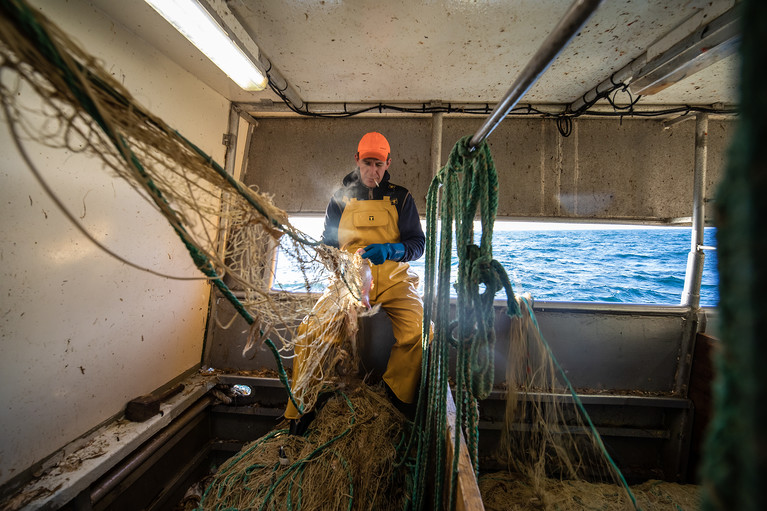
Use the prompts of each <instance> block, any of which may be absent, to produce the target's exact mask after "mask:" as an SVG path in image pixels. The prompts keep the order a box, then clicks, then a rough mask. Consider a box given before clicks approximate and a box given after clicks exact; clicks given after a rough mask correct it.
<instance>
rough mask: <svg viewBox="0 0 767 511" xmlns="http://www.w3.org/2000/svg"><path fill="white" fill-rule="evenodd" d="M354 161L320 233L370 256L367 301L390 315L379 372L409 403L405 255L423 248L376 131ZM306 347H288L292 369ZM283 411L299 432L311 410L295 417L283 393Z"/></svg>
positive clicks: (412, 340)
mask: <svg viewBox="0 0 767 511" xmlns="http://www.w3.org/2000/svg"><path fill="white" fill-rule="evenodd" d="M354 160H355V162H356V164H357V168H356V169H355V170H354V171H353V172H351V173H349V174H348V175H347V176H346V177H344V179H343V186H342V187H341V188H339V189H338V190H336V192H335V193H334V194H333V197H332V198H331V199H330V202H329V204H328V207H327V210H326V212H325V227H324V231H323V234H322V241H323V243H325V244H327V245H331V246H333V247H336V248H340V249H341V250H345V251H347V252H350V253H355V252H357V251H358V250H360V249H361V252H360V254H361V256H362V258H364V259H368V260H369V261H370V263H372V264H371V273H372V280H373V285H372V288H371V291H370V304H371V305H376V304H380V305H381V308H383V309H384V310H385V311H386V313H387V314H388V316H389V318H390V319H391V324H392V331H393V333H394V338H395V342H394V345H393V346H392V348H391V354H390V356H389V361H388V364H387V366H386V371H385V372H384V374H383V382H384V386H385V388H386V391H387V394H388V395H389V398H390V399H391V400H392V401H393V402H394V404H395V405H397V406H398V408H400V409H401V410H409V409H410V410H412V407H413V406H414V404H415V401H416V392H417V390H418V384H419V379H420V375H421V325H422V322H423V302H422V301H421V298H420V296H419V295H418V292H417V287H418V276H417V275H415V274H414V273H413V272H412V271H410V269H409V268H410V266H409V265H408V264H407V261H413V260H416V259H418V258H419V257H421V255H422V254H423V249H424V243H425V236H424V233H423V229H422V228H421V220H420V217H419V216H418V210H417V208H416V205H415V201H414V200H413V196H412V195H410V192H409V191H408V190H407V189H406V188H404V187H402V186H399V185H395V184H393V183H390V182H389V177H390V176H389V170H388V169H389V166H390V165H391V150H390V147H389V142H388V141H387V140H386V137H384V136H383V135H382V134H380V133H377V132H371V133H366V134H365V135H364V136H363V137H362V139H361V140H360V141H359V144H358V146H357V153H356V154H355V155H354ZM310 356H311V353H310V352H309V350H298V349H297V350H296V357H295V358H294V361H293V368H294V369H293V370H294V379H293V381H296V374H295V371H296V370H297V369H298V368H301V367H302V365H303V361H304V360H305V359H306V357H310ZM285 417H286V418H287V419H290V423H291V426H290V430H291V433H295V434H301V433H302V432H303V431H305V429H306V427H307V426H308V422H310V421H311V419H312V418H313V413H311V412H310V413H305V415H304V416H303V417H302V416H301V415H300V414H299V413H298V410H297V409H296V408H295V406H293V403H292V402H290V401H288V406H287V409H286V410H285Z"/></svg>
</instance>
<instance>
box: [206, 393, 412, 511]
mask: <svg viewBox="0 0 767 511" xmlns="http://www.w3.org/2000/svg"><path fill="white" fill-rule="evenodd" d="M323 397H324V396H323ZM408 424H409V423H408V421H407V420H406V419H405V417H404V416H403V415H402V414H401V413H400V412H399V411H397V409H396V408H394V406H393V405H392V404H391V402H390V401H389V400H388V398H387V397H386V395H385V393H384V392H383V390H382V389H381V388H380V387H379V388H373V387H370V386H368V385H365V384H359V385H356V386H354V387H350V388H348V389H343V390H338V391H335V392H333V393H332V395H331V396H330V397H329V399H328V400H327V401H326V402H325V403H324V405H321V406H320V408H319V410H318V411H317V417H316V418H315V419H314V421H313V422H312V427H311V429H310V430H309V432H308V434H307V436H297V435H288V434H287V430H284V429H278V430H274V431H272V432H271V433H269V434H267V435H266V436H264V437H262V438H260V439H258V440H256V441H255V442H252V443H250V444H248V445H246V446H245V447H243V449H242V450H241V451H240V453H239V454H237V455H236V456H233V457H232V458H231V459H230V460H228V461H227V462H226V463H225V464H224V465H223V466H221V467H220V468H219V470H218V472H217V473H216V475H215V476H214V479H213V481H212V482H211V483H210V484H209V486H208V487H207V490H206V491H205V494H204V495H203V497H202V501H201V502H200V509H204V510H211V511H212V510H223V509H270V510H272V509H274V510H281V509H285V510H289V509H301V510H302V511H310V510H318V511H320V510H322V511H324V510H335V509H338V510H357V509H380V510H389V509H406V507H407V499H408V497H409V492H410V490H411V486H412V482H411V480H410V479H409V472H408V471H406V470H397V469H396V465H397V463H398V461H399V460H400V459H401V458H402V456H403V452H402V451H403V446H404V445H405V444H406V443H407V442H406V439H407V436H408V435H409V428H408Z"/></svg>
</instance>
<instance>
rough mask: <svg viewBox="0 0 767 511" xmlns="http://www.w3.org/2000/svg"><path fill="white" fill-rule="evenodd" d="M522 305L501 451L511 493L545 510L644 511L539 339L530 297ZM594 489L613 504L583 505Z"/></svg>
mask: <svg viewBox="0 0 767 511" xmlns="http://www.w3.org/2000/svg"><path fill="white" fill-rule="evenodd" d="M518 300H519V305H520V312H521V314H520V315H519V316H516V317H513V318H512V319H511V327H510V345H509V353H508V359H507V361H506V386H507V398H506V410H505V427H504V429H503V431H502V435H501V444H500V449H499V451H498V453H497V457H498V459H499V460H500V461H502V462H503V463H505V464H506V465H507V466H508V469H509V475H508V476H507V478H508V479H509V480H510V481H512V482H513V485H514V488H515V490H514V492H513V493H517V492H518V491H522V492H523V494H525V495H529V496H530V500H529V503H531V504H532V503H535V505H536V506H537V507H538V508H539V509H602V510H622V509H634V508H637V509H641V507H640V506H639V505H638V503H637V501H636V498H635V496H634V494H633V493H632V491H631V489H630V488H629V486H628V484H627V483H626V480H625V479H624V477H623V475H622V473H621V471H620V469H619V468H618V467H617V466H616V464H615V463H614V461H613V460H612V458H611V457H610V455H609V453H608V451H607V449H606V448H605V445H604V444H603V443H602V440H601V437H600V436H599V434H598V432H597V430H596V428H595V427H594V425H593V423H592V422H591V419H590V418H589V415H588V413H587V412H586V410H585V409H584V407H583V404H582V403H581V401H580V399H579V397H578V395H577V394H576V393H575V390H574V389H573V387H572V385H571V384H570V382H569V381H568V380H567V377H566V376H565V373H564V371H562V369H561V367H560V366H559V364H558V363H557V360H556V358H555V357H554V354H553V353H552V352H551V349H550V348H549V346H548V344H547V343H546V340H545V338H544V337H543V335H542V334H541V331H540V328H539V327H538V323H537V321H536V318H535V314H534V313H533V311H532V305H531V303H530V297H529V296H522V297H519V298H518ZM589 483H593V484H594V486H590V485H589ZM589 489H591V490H589ZM589 491H591V492H592V493H594V495H604V494H606V495H608V496H609V498H604V499H602V500H601V502H600V504H599V505H598V506H596V507H593V508H591V507H577V505H576V504H577V503H578V502H581V504H582V505H584V504H583V502H582V500H583V495H582V494H584V493H588V492H589ZM525 498H526V497H525ZM598 500H599V498H598ZM523 501H524V499H522V500H520V501H518V502H523ZM567 501H570V503H569V504H568V505H565V502H567ZM519 509H525V508H524V507H520V508H519ZM653 509H654V508H653Z"/></svg>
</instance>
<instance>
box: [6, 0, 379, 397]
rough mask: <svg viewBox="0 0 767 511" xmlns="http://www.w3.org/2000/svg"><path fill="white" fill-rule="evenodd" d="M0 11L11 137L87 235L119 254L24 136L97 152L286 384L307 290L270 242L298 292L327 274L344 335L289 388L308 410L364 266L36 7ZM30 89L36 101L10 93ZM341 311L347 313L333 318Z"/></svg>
mask: <svg viewBox="0 0 767 511" xmlns="http://www.w3.org/2000/svg"><path fill="white" fill-rule="evenodd" d="M0 12H1V13H2V16H0V40H1V41H2V45H0V93H1V94H2V106H3V111H4V115H5V118H6V120H7V123H8V125H9V127H10V129H11V134H12V137H13V138H14V140H15V142H16V144H17V146H18V148H19V151H20V153H21V154H22V156H23V157H24V158H25V159H26V161H27V163H28V165H29V167H30V169H31V170H32V171H33V173H34V174H35V176H36V177H37V179H38V180H39V181H40V183H41V185H42V186H43V188H44V189H45V190H46V191H47V192H48V194H49V195H50V196H51V198H52V200H54V202H56V204H57V205H58V206H59V207H60V208H61V209H62V212H63V213H64V214H65V215H66V216H67V217H68V218H69V219H70V220H71V221H72V222H73V223H74V224H75V225H76V226H78V228H80V230H81V231H82V232H83V234H84V235H86V236H87V237H88V238H89V239H90V240H91V241H92V242H94V243H96V244H97V245H99V246H100V247H101V248H103V249H104V250H105V251H107V252H109V253H110V254H112V255H114V256H116V257H119V256H117V255H116V254H114V253H113V252H111V251H110V250H109V249H108V248H107V247H104V246H103V245H101V244H100V242H98V241H97V240H96V239H95V238H94V237H93V236H91V235H90V234H89V233H88V232H87V230H85V229H84V228H83V227H82V226H80V223H79V221H78V219H77V218H76V217H75V215H73V214H72V213H71V212H69V211H68V210H67V208H66V206H64V205H63V204H62V202H61V201H60V200H59V199H58V198H57V197H56V195H55V193H54V191H53V190H51V189H50V187H48V185H47V183H46V182H45V179H44V178H43V176H42V174H41V173H40V172H39V171H37V169H36V167H35V165H34V162H33V161H32V159H31V158H29V156H28V155H27V153H26V151H25V147H24V144H25V143H27V142H28V141H35V142H37V143H39V144H42V145H45V146H48V147H54V148H60V149H66V150H69V151H70V152H72V153H78V154H85V155H88V156H91V157H95V158H98V159H100V160H101V162H102V163H103V165H104V168H105V169H106V170H107V171H109V172H111V173H113V174H114V175H115V176H116V177H119V178H121V179H124V180H125V181H127V182H128V183H129V184H130V185H131V186H132V187H133V188H134V189H135V190H136V191H137V192H138V193H139V194H141V195H142V196H143V197H144V198H145V199H147V200H148V201H149V202H150V203H151V204H152V205H153V206H154V207H155V208H157V210H158V211H160V213H162V215H163V216H164V217H165V218H166V219H167V220H168V222H169V223H170V225H171V226H172V228H173V230H174V231H175V232H176V234H177V235H178V236H179V238H180V239H181V240H182V242H183V243H184V245H185V246H186V248H187V249H188V250H189V253H190V255H191V257H192V259H193V261H194V263H195V265H196V266H197V268H198V269H199V270H200V271H201V272H202V274H203V275H204V277H203V278H206V279H208V280H209V281H210V282H211V284H213V285H214V286H215V287H216V288H217V289H218V290H219V291H220V292H221V293H222V294H223V295H224V296H225V297H226V298H227V299H229V301H230V302H231V303H232V304H233V305H234V307H235V309H236V310H237V312H238V313H239V314H240V315H241V316H242V317H243V318H245V320H246V321H247V322H248V323H249V324H250V325H251V329H250V335H249V339H248V343H247V345H246V347H245V350H244V353H243V355H244V356H251V357H252V356H253V354H254V351H255V348H256V347H260V346H263V345H266V346H267V347H268V348H269V349H270V350H272V351H273V353H274V355H275V357H276V359H277V362H278V367H279V375H280V378H281V380H282V381H283V383H284V384H285V385H286V387H288V379H287V375H286V373H285V371H284V369H283V365H282V363H281V359H280V355H283V356H285V355H286V354H287V353H291V352H292V351H293V346H294V344H295V343H296V342H299V341H300V342H305V343H306V342H308V341H302V338H301V336H299V335H297V334H296V330H297V328H298V325H299V324H300V321H301V318H303V317H305V316H306V315H308V314H309V313H310V312H311V310H312V305H313V303H314V298H312V297H311V296H309V295H307V294H306V293H293V292H288V291H287V290H283V289H280V288H279V286H276V287H275V286H274V265H273V260H274V257H273V254H274V250H275V249H277V248H279V251H280V254H281V257H282V258H283V260H284V261H285V264H286V265H288V266H290V267H292V268H295V269H296V272H297V273H299V274H300V277H299V278H298V280H299V281H300V282H301V284H300V285H301V286H302V287H303V288H304V290H316V289H322V288H325V285H326V284H327V283H328V282H331V284H330V285H328V286H327V289H326V294H328V295H329V298H330V300H331V301H332V302H333V303H334V305H335V307H334V308H333V309H332V310H327V311H326V312H327V314H328V315H329V316H330V317H329V318H318V321H317V324H320V325H327V326H328V328H330V329H335V330H338V329H339V328H341V329H343V330H344V332H345V335H343V336H341V337H338V336H336V337H337V338H338V339H339V340H338V342H337V343H335V344H331V343H320V342H319V341H320V339H322V336H319V335H315V337H313V338H312V339H313V340H312V342H311V343H310V344H311V349H312V350H313V351H314V352H315V354H316V357H315V359H314V360H315V364H316V366H315V368H314V370H313V371H308V372H307V374H306V375H305V378H304V381H301V382H297V384H294V386H293V388H292V392H291V399H292V400H293V402H294V404H295V405H296V408H298V409H299V410H301V409H305V408H311V406H312V405H313V402H314V399H316V396H317V394H318V392H319V389H320V388H321V387H322V385H323V381H325V382H327V381H328V380H329V379H330V377H331V376H332V374H333V371H332V370H331V368H332V367H335V366H338V365H339V363H341V365H344V364H346V365H352V364H353V363H354V361H353V360H351V358H352V357H353V356H354V355H355V351H354V350H353V349H351V348H350V345H349V344H350V343H351V341H352V339H353V338H354V335H355V332H356V330H355V328H356V327H354V326H353V325H356V321H355V320H356V313H357V311H358V310H361V311H364V307H363V306H362V301H361V300H362V299H363V298H364V296H363V291H364V288H363V285H364V282H363V279H364V277H365V272H364V271H362V273H361V270H363V267H364V266H365V264H366V263H365V264H363V263H362V261H361V259H360V258H359V256H352V255H349V254H347V253H345V252H341V251H339V250H337V249H334V248H332V247H328V246H326V245H323V244H321V243H319V242H318V241H316V240H313V239H311V238H310V237H308V236H306V235H305V234H304V233H302V232H300V231H299V230H298V229H296V228H294V227H293V226H292V225H291V224H290V222H289V221H288V216H287V214H286V213H285V212H284V211H282V210H280V209H279V208H277V207H276V206H275V205H274V204H273V202H272V200H271V198H270V197H269V196H268V195H266V194H264V193H262V192H259V191H258V190H253V189H251V188H248V187H246V186H244V185H243V184H242V183H240V182H238V181H236V180H235V179H233V178H232V177H231V176H230V175H229V174H227V173H226V172H225V171H224V169H223V168H222V167H221V166H219V165H218V164H217V163H216V162H215V161H213V160H212V158H210V157H209V156H208V155H206V154H205V153H203V152H202V151H201V150H200V149H199V148H198V147H196V146H195V145H194V144H193V143H191V142H190V141H189V140H187V139H186V138H184V137H183V136H182V135H181V134H179V133H178V132H177V131H175V130H174V129H172V128H171V127H169V126H167V125H166V124H165V123H164V122H163V121H162V120H161V119H158V118H157V117H155V116H153V115H152V114H150V113H149V112H147V111H145V110H144V109H142V108H141V107H140V106H139V105H137V104H136V103H135V102H134V101H133V99H132V98H131V96H130V94H129V93H128V92H127V91H126V90H125V89H124V88H123V87H122V86H121V85H120V84H119V83H117V82H116V81H115V80H114V79H112V77H111V76H110V75H109V73H107V72H106V71H104V70H103V68H102V67H101V66H100V65H99V63H98V62H96V61H95V59H94V58H93V57H91V56H89V55H88V54H87V53H86V52H84V51H83V50H81V49H80V48H79V47H78V46H77V45H76V44H75V43H74V42H73V41H72V40H70V39H69V38H68V37H67V36H66V35H65V34H63V33H62V32H61V31H60V30H59V29H58V28H57V27H56V26H55V25H54V24H52V23H50V22H49V21H48V20H47V19H46V18H45V17H44V16H42V15H41V14H40V13H38V12H37V11H35V10H33V9H31V8H30V7H29V6H27V5H26V4H25V3H23V2H19V1H9V2H3V3H2V5H1V6H0ZM31 93H34V96H36V98H37V101H31V100H28V99H25V100H24V101H20V100H18V99H17V98H20V97H22V96H23V97H25V98H29V97H30V95H31ZM220 246H224V247H225V250H223V251H221V250H220V249H219V248H218V247H220ZM222 252H223V253H222ZM124 262H126V263H128V264H132V263H130V262H129V261H124ZM140 269H145V268H140ZM147 271H152V270H147ZM368 272H369V269H368ZM314 314H315V316H316V314H317V311H315V312H314ZM339 318H344V319H347V318H348V320H347V321H346V322H345V325H341V326H339V321H338V319H339ZM326 319H327V320H326ZM222 323H225V322H224V321H222ZM346 327H348V328H346ZM314 333H315V334H317V333H318V332H314ZM319 333H322V332H319ZM314 339H316V342H315V341H314ZM289 392H290V390H289Z"/></svg>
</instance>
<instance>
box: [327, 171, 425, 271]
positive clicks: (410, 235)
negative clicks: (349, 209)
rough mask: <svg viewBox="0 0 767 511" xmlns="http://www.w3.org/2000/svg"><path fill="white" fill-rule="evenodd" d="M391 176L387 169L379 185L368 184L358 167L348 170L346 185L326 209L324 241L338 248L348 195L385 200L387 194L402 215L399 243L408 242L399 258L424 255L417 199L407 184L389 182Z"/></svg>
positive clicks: (345, 179)
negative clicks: (374, 186) (341, 222)
mask: <svg viewBox="0 0 767 511" xmlns="http://www.w3.org/2000/svg"><path fill="white" fill-rule="evenodd" d="M389 177H390V176H389V171H388V170H387V171H386V172H384V176H383V179H382V180H381V183H380V184H379V185H378V187H377V188H368V187H367V186H365V185H364V184H363V183H362V181H361V180H360V173H359V169H355V170H354V171H353V172H351V173H349V174H347V175H346V177H344V180H343V187H342V188H339V189H338V190H336V192H335V193H334V194H333V197H332V198H331V199H330V202H329V203H328V207H327V209H326V211H325V229H324V231H323V233H322V242H323V243H325V244H326V245H331V246H333V247H336V248H338V224H339V222H340V221H341V215H342V214H343V212H344V207H345V202H344V198H345V197H346V198H349V199H357V200H371V199H372V200H382V199H383V198H384V197H385V196H387V197H390V199H391V202H392V204H394V206H395V207H396V208H397V214H398V215H399V221H398V223H397V227H398V228H399V235H400V243H402V244H403V245H404V246H405V256H404V257H403V258H402V259H400V261H402V262H407V261H414V260H416V259H418V258H419V257H421V255H423V247H424V243H425V242H426V237H425V236H424V234H423V229H422V228H421V218H420V217H419V216H418V209H417V208H416V206H415V201H414V200H413V196H412V195H410V192H409V191H408V190H407V188H405V187H403V186H399V185H395V184H392V183H390V182H389Z"/></svg>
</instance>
